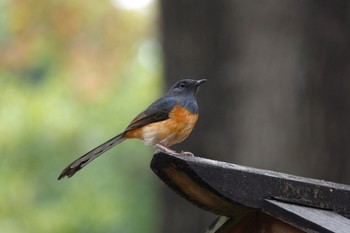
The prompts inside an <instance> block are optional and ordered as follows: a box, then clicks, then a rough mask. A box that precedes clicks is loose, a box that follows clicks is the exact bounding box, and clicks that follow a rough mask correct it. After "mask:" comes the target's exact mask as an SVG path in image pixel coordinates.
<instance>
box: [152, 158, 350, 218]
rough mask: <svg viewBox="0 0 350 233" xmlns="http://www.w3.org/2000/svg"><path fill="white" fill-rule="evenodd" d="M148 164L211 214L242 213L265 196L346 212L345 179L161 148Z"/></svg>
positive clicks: (349, 200)
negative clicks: (340, 181)
mask: <svg viewBox="0 0 350 233" xmlns="http://www.w3.org/2000/svg"><path fill="white" fill-rule="evenodd" d="M151 168H152V169H153V171H154V172H155V173H156V174H157V175H158V176H159V177H160V178H161V179H162V180H163V181H164V182H165V183H166V184H167V185H168V186H169V187H171V188H172V189H173V190H175V191H176V192H178V193H179V194H180V195H182V196H183V197H185V198H186V199H187V200H189V201H191V202H192V203H194V204H195V205H197V206H200V207H201V208H204V209H206V210H208V211H211V212H213V213H216V214H220V215H225V216H235V215H239V216H242V213H247V212H249V211H250V210H251V209H250V208H254V209H262V208H263V207H264V203H265V199H270V200H279V201H283V202H288V203H294V204H297V205H303V206H309V207H314V208H320V209H327V210H332V211H334V212H336V213H338V214H340V215H342V216H344V217H347V218H350V186H348V185H344V184H337V183H332V182H326V181H322V180H315V179H309V178H303V177H298V176H293V175H287V174H283V173H278V172H273V171H267V170H261V169H255V168H250V167H244V166H240V165H235V164H229V163H224V162H218V161H214V160H208V159H204V158H199V157H188V156H172V155H168V154H164V153H156V154H155V155H154V157H153V159H152V162H151ZM265 207H266V206H265Z"/></svg>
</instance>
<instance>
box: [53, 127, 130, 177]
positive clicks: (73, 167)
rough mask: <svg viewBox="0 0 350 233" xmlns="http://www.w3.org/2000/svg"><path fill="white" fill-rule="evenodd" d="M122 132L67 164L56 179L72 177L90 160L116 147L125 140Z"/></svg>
mask: <svg viewBox="0 0 350 233" xmlns="http://www.w3.org/2000/svg"><path fill="white" fill-rule="evenodd" d="M123 136H124V132H123V133H121V134H118V135H117V136H115V137H114V138H112V139H110V140H108V141H107V142H105V143H103V144H101V145H99V146H98V147H96V148H95V149H92V150H91V151H89V152H87V153H86V154H85V155H83V156H81V157H80V158H78V159H77V160H75V161H74V162H72V163H71V164H69V165H68V166H67V167H66V168H65V169H63V171H62V172H61V174H60V175H59V177H58V180H60V179H62V178H64V177H65V176H67V177H71V176H73V175H74V174H75V173H76V172H77V171H79V170H80V169H82V168H83V167H85V166H86V165H87V164H88V163H90V162H91V161H92V160H94V159H96V158H97V157H98V156H100V155H102V154H103V153H104V152H106V151H108V150H109V149H111V148H112V147H114V146H116V145H118V144H119V143H121V142H122V141H124V140H125V139H124V138H123Z"/></svg>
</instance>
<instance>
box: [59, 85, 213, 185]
mask: <svg viewBox="0 0 350 233" xmlns="http://www.w3.org/2000/svg"><path fill="white" fill-rule="evenodd" d="M206 81H207V80H206V79H201V80H193V79H182V80H179V81H177V82H176V83H175V84H174V85H173V86H172V87H171V88H170V89H169V91H168V92H166V93H165V94H164V95H163V96H162V97H160V98H159V99H157V100H156V101H155V102H153V103H152V104H151V105H150V106H149V107H148V108H146V109H145V110H144V111H142V112H141V113H140V114H138V115H137V116H136V117H135V118H134V119H133V120H132V121H131V123H130V124H129V125H128V126H127V127H126V128H125V130H124V131H122V132H121V133H120V134H118V135H117V136H115V137H113V138H111V139H110V140H108V141H106V142H104V143H102V144H101V145H99V146H98V147H96V148H94V149H92V150H90V151H89V152H87V153H86V154H84V155H83V156H81V157H79V158H78V159H76V160H75V161H73V162H72V163H71V164H69V165H68V166H67V167H66V168H65V169H63V170H62V172H61V174H60V175H59V176H58V180H60V179H62V178H64V177H68V178H70V177H72V176H73V175H74V174H75V173H76V172H78V171H79V170H80V169H82V168H83V167H85V166H86V165H87V164H88V163H90V162H91V161H93V160H94V159H96V158H97V157H99V156H100V155H102V154H103V153H105V152H106V151H108V150H109V149H111V148H112V147H114V146H116V145H118V144H119V143H121V142H123V141H125V140H127V139H140V140H142V141H143V142H144V143H145V144H146V145H150V146H155V147H157V148H158V149H159V150H161V151H163V152H166V153H168V154H170V155H189V156H193V154H192V153H191V152H180V153H178V152H176V151H174V150H172V149H170V148H169V147H170V146H172V145H174V144H177V143H180V142H182V141H183V140H184V139H186V138H187V137H188V136H189V134H190V133H191V131H192V129H193V128H194V126H195V124H196V122H197V119H198V104H197V100H196V96H197V91H198V88H199V86H200V85H201V84H203V83H205V82H206Z"/></svg>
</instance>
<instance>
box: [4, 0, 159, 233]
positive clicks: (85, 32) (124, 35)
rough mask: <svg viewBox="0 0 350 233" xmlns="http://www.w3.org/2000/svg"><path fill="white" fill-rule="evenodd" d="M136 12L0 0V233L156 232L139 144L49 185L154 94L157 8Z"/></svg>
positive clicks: (154, 205)
mask: <svg viewBox="0 0 350 233" xmlns="http://www.w3.org/2000/svg"><path fill="white" fill-rule="evenodd" d="M141 3H142V2H138V3H137V2H136V3H134V4H131V5H130V3H128V1H79V0H78V1H70V0H67V1H65V0H64V1H46V0H31V1H21V0H19V1H0V132H1V134H0V154H1V155H0V158H1V162H0V184H1V187H0V232H3V233H25V232H28V233H29V232H57V233H63V232H129V233H135V232H157V229H158V227H157V226H158V224H159V211H158V209H159V204H158V202H157V201H156V200H157V199H158V198H159V197H157V195H158V194H157V188H156V186H155V181H156V179H154V178H153V179H151V178H150V177H152V176H153V174H152V172H151V171H150V169H149V168H148V167H149V160H150V158H151V155H152V152H153V149H151V148H147V147H145V146H143V145H142V143H141V142H136V141H130V142H129V143H124V144H122V145H120V146H119V148H118V149H116V150H113V151H111V152H109V153H108V155H107V156H103V157H104V158H102V159H101V160H100V161H98V160H97V161H96V162H97V163H96V164H95V165H96V166H91V167H90V166H89V168H90V169H86V171H82V173H81V174H80V175H79V176H78V175H77V176H76V177H74V179H69V180H63V181H57V180H56V179H57V175H58V174H59V173H60V171H61V170H62V169H63V168H64V167H65V166H66V165H67V164H68V163H69V162H71V161H72V160H73V159H75V158H76V157H78V156H80V155H82V154H83V153H85V152H87V151H88V150H90V149H92V148H93V147H95V146H97V145H98V144H100V143H102V142H104V141H105V140H107V139H109V138H110V137H113V136H114V135H116V134H117V133H119V131H121V130H123V129H124V127H125V126H126V125H127V124H128V123H129V121H130V120H131V119H132V118H133V117H134V116H135V115H136V114H137V113H138V112H140V111H141V110H143V108H144V107H146V106H147V105H148V104H149V103H150V102H151V101H153V100H154V99H155V98H157V97H158V96H159V95H160V94H161V84H162V80H161V63H160V45H159V42H158V40H157V24H156V20H157V14H156V13H157V5H156V3H155V2H152V1H146V2H144V3H142V4H141ZM140 4H141V5H140ZM84 170H85V169H84Z"/></svg>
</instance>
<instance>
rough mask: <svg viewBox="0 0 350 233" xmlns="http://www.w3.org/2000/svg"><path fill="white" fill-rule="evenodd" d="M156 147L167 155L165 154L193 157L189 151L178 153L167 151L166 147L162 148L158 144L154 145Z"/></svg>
mask: <svg viewBox="0 0 350 233" xmlns="http://www.w3.org/2000/svg"><path fill="white" fill-rule="evenodd" d="M156 147H158V149H160V150H161V151H163V152H165V153H167V154H170V155H186V156H194V155H193V154H192V153H191V152H189V151H181V152H180V153H178V152H176V151H174V150H172V149H169V148H168V147H166V146H163V145H161V144H159V143H157V144H156Z"/></svg>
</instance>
